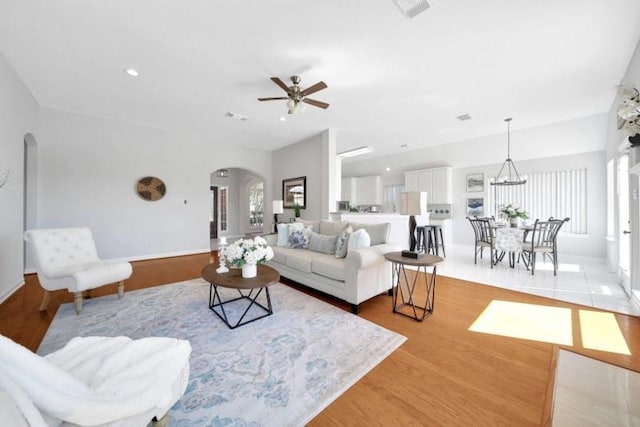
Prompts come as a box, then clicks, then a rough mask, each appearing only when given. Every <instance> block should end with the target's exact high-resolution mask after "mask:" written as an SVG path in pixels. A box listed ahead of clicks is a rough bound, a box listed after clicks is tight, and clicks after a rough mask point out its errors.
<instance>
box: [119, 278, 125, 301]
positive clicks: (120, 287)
mask: <svg viewBox="0 0 640 427" xmlns="http://www.w3.org/2000/svg"><path fill="white" fill-rule="evenodd" d="M123 296H124V280H122V281H121V282H119V283H118V297H119V298H122V297H123Z"/></svg>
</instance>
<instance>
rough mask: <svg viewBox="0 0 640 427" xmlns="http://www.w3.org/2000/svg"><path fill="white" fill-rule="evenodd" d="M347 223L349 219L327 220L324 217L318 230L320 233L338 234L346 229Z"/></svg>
mask: <svg viewBox="0 0 640 427" xmlns="http://www.w3.org/2000/svg"><path fill="white" fill-rule="evenodd" d="M347 224H348V222H347V221H327V220H324V219H323V220H321V221H320V231H318V233H320V234H325V235H328V236H337V235H338V234H340V233H341V232H342V230H344V228H345V227H346V226H347Z"/></svg>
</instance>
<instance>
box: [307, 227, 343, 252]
mask: <svg viewBox="0 0 640 427" xmlns="http://www.w3.org/2000/svg"><path fill="white" fill-rule="evenodd" d="M337 240H338V236H337V235H335V236H325V235H323V234H318V233H314V232H313V231H312V232H311V233H310V234H309V250H312V251H315V252H321V253H323V254H329V255H334V254H335V253H336V241H337Z"/></svg>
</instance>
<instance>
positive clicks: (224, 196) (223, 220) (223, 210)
mask: <svg viewBox="0 0 640 427" xmlns="http://www.w3.org/2000/svg"><path fill="white" fill-rule="evenodd" d="M228 194H229V187H220V231H226V230H227V210H228V208H227V204H228V203H227V202H228Z"/></svg>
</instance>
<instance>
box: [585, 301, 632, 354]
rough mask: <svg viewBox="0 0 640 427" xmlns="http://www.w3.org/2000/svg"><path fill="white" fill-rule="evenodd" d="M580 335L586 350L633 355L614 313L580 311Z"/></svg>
mask: <svg viewBox="0 0 640 427" xmlns="http://www.w3.org/2000/svg"><path fill="white" fill-rule="evenodd" d="M579 315H580V334H581V335H582V345H583V347H584V348H590V349H592V350H601V351H608V352H611V353H619V354H628V355H630V354H631V351H630V350H629V346H627V342H626V341H625V339H624V336H623V335H622V331H621V330H620V326H619V325H618V322H617V321H616V317H615V316H614V315H613V313H602V312H600V311H590V310H580V311H579Z"/></svg>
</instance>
